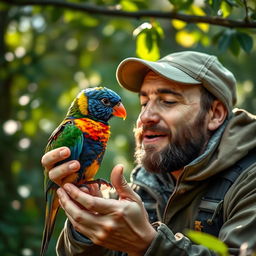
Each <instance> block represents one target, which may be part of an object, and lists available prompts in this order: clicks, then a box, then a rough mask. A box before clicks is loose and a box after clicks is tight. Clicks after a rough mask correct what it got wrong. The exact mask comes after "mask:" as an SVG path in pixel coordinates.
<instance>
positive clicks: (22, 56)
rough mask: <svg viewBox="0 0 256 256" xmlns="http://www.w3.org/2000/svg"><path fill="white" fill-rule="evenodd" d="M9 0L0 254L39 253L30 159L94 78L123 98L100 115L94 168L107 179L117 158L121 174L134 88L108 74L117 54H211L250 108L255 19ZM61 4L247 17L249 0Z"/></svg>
mask: <svg viewBox="0 0 256 256" xmlns="http://www.w3.org/2000/svg"><path fill="white" fill-rule="evenodd" d="M12 2H15V1H4V0H0V157H1V162H0V163H1V167H0V255H3V256H14V255H24V256H32V255H38V254H39V248H40V243H41V236H42V230H43V222H44V206H45V205H44V203H45V202H44V194H43V169H42V167H41V163H40V161H41V157H42V155H43V152H44V147H45V145H46V143H47V139H48V137H49V136H50V134H51V132H52V131H53V130H54V128H55V127H56V126H57V125H58V124H59V123H60V121H61V120H62V119H63V117H64V116H65V114H66V111H67V108H68V107H69V105H70V103H71V101H72V99H73V98H74V97H75V95H76V94H77V92H78V91H79V90H80V89H83V88H86V87H88V86H98V85H103V86H106V87H109V88H111V89H113V90H115V91H117V92H118V93H119V94H120V95H121V97H122V98H123V103H124V105H125V106H126V108H127V112H128V116H127V119H126V120H125V121H123V120H121V119H118V118H115V119H113V120H111V121H110V123H111V130H112V135H111V139H110V141H109V143H108V147H107V152H106V154H105V158H104V161H103V163H102V166H101V169H100V172H99V173H98V176H100V177H104V178H106V179H109V173H110V171H111V169H112V167H113V166H114V165H115V164H117V163H122V164H124V166H125V175H126V176H127V178H128V177H129V173H130V171H131V170H132V168H133V167H134V163H133V153H134V141H133V132H132V130H133V127H134V124H135V121H136V117H137V115H138V112H139V108H138V98H137V95H136V94H133V93H130V92H128V91H125V90H124V89H122V88H120V87H119V86H118V84H117V81H116V79H115V70H116V67H117V65H118V64H119V62H120V61H121V60H123V59H124V58H125V57H130V56H139V57H142V58H147V59H158V58H159V57H162V56H164V55H165V54H167V53H170V52H174V51H179V50H198V51H203V52H207V53H211V54H216V55H217V56H218V57H219V59H220V60H221V62H222V63H223V64H224V65H226V66H227V67H228V68H229V69H230V70H232V71H233V72H234V74H235V76H236V78H237V85H238V98H239V101H238V104H237V106H238V107H243V108H246V109H247V110H248V111H250V112H252V113H254V114H255V113H256V97H255V96H256V87H255V83H256V72H255V61H256V53H255V44H253V41H255V27H254V28H252V29H249V28H244V29H241V28H238V29H236V28H233V29H230V28H227V27H223V26H212V25H209V24H193V23H189V22H188V23H184V22H182V21H178V20H169V19H155V18H146V17H144V18H140V19H133V18H127V17H124V16H123V17H122V16H120V17H118V16H114V15H113V16H104V15H100V14H92V13H88V12H83V11H78V10H74V9H72V8H60V7H59V6H55V5H54V4H52V5H51V4H50V5H45V6H43V5H42V3H43V2H44V1H43V0H42V1H37V2H38V4H37V5H27V4H26V3H25V2H26V1H22V0H19V1H18V2H19V4H20V6H17V5H15V4H11V3H12ZM16 2H17V1H16ZM32 2H36V1H32ZM53 2H54V1H53ZM58 2H62V1H58ZM69 2H70V3H73V4H75V5H79V4H81V3H90V4H95V5H96V4H97V6H99V7H102V8H107V7H115V8H118V9H120V10H124V11H127V12H136V11H139V10H157V11H159V12H162V11H176V12H177V13H184V14H188V15H189V14H191V15H199V16H208V15H209V16H210V15H213V16H216V15H219V17H222V18H223V19H228V18H232V19H241V17H243V18H245V19H244V20H246V21H248V20H251V21H255V17H256V15H255V1H247V2H248V6H243V1H240V0H229V1H220V0H218V1H206V3H204V1H189V0H187V1H186V0H183V1H178V0H176V1H174V0H170V1H167V0H166V1H164V0H161V1H160V0H159V1H153V0H152V1H146V0H145V1H144V0H133V1H132V0H105V1H104V0H102V1H100V0H95V1H79V0H76V1H75V0H73V1H71V0H70V1H69ZM245 2H246V1H245ZM245 7H246V8H245ZM112 9H113V8H112ZM63 221H64V214H63V213H62V211H61V214H60V216H59V217H58V220H57V225H56V228H55V233H54V236H53V239H52V242H51V244H50V247H49V250H48V254H47V255H55V252H54V250H55V249H54V247H55V243H56V239H57V237H58V234H59V232H60V230H61V227H62V225H63Z"/></svg>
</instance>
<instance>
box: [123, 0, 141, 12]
mask: <svg viewBox="0 0 256 256" xmlns="http://www.w3.org/2000/svg"><path fill="white" fill-rule="evenodd" d="M120 4H121V6H122V10H124V11H128V12H135V11H138V7H137V5H136V4H135V3H133V2H132V1H129V0H122V1H121V2H120Z"/></svg>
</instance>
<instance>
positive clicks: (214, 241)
mask: <svg viewBox="0 0 256 256" xmlns="http://www.w3.org/2000/svg"><path fill="white" fill-rule="evenodd" d="M187 235H188V237H189V238H190V239H191V240H192V241H193V242H195V243H197V244H200V245H203V246H205V247H207V248H209V249H210V250H212V251H214V252H215V253H217V254H218V255H219V256H228V255H229V253H228V248H227V246H226V245H225V244H224V243H223V242H221V241H220V240H219V239H218V238H216V237H215V236H212V235H209V234H207V233H202V232H199V231H193V230H189V231H187Z"/></svg>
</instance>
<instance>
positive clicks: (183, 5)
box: [169, 0, 193, 10]
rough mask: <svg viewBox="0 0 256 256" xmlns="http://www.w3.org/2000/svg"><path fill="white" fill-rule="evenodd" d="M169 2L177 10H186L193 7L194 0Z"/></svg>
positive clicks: (170, 0)
mask: <svg viewBox="0 0 256 256" xmlns="http://www.w3.org/2000/svg"><path fill="white" fill-rule="evenodd" d="M169 2H170V3H171V4H172V5H173V7H174V8H175V9H176V10H185V9H188V8H189V7H190V6H191V5H192V3H193V0H169Z"/></svg>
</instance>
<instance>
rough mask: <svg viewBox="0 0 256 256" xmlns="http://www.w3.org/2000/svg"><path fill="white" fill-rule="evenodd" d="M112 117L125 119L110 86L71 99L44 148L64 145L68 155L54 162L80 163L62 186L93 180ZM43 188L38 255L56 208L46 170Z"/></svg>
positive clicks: (54, 188)
mask: <svg viewBox="0 0 256 256" xmlns="http://www.w3.org/2000/svg"><path fill="white" fill-rule="evenodd" d="M112 116H118V117H122V118H124V119H125V117H126V110H125V108H124V106H123V104H122V103H121V98H120V96H119V95H118V94H116V93H115V92H114V91H112V90H110V89H107V88H105V87H96V88H87V89H85V90H82V91H81V92H80V93H79V94H78V95H77V97H76V98H75V99H74V101H73V102H72V104H71V106H70V108H69V110H68V113H67V115H66V117H65V119H64V120H63V121H62V123H61V124H60V125H59V126H58V127H57V129H55V131H54V132H53V133H52V135H51V136H50V138H49V140H48V144H47V146H46V150H45V152H48V151H50V150H52V149H54V148H58V147H61V146H67V147H69V148H70V151H71V155H70V157H69V158H68V159H66V160H64V161H62V162H59V163H58V164H61V163H63V162H66V161H70V160H78V161H79V162H80V165H81V168H80V170H79V171H78V172H76V173H74V174H72V175H70V176H68V177H66V178H65V179H64V180H63V181H62V185H64V184H65V183H67V182H69V183H73V184H75V185H78V186H81V185H83V184H86V183H90V182H93V178H94V176H95V174H96V173H97V171H98V169H99V166H100V163H101V161H102V158H103V155H104V152H105V148H106V145H107V141H108V139H109V136H110V127H109V124H108V121H109V119H110V118H111V117H112ZM58 164H57V165H58ZM95 182H97V180H96V181H95ZM44 187H45V194H46V210H45V225H44V232H43V239H42V246H41V252H40V256H43V255H44V254H45V253H46V250H47V248H48V244H49V241H50V238H51V235H52V232H53V228H54V223H55V219H56V215H57V212H58V209H59V201H58V196H57V189H58V187H59V186H58V185H57V184H55V183H54V182H52V181H51V180H50V179H49V177H48V173H47V172H46V171H45V182H44Z"/></svg>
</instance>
